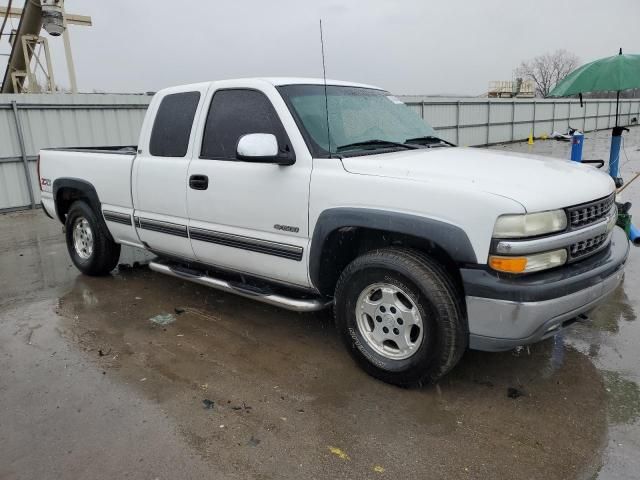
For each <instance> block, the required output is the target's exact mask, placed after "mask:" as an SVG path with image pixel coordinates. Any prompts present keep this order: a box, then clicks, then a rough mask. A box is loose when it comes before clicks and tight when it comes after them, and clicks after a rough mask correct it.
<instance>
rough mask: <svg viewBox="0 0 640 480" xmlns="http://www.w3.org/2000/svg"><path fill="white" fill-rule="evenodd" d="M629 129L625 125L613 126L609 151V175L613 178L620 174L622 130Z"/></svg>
mask: <svg viewBox="0 0 640 480" xmlns="http://www.w3.org/2000/svg"><path fill="white" fill-rule="evenodd" d="M624 130H627V131H629V129H628V128H625V127H613V131H612V132H611V151H610V152H609V175H611V177H612V178H613V179H616V178H618V176H619V175H620V144H621V143H622V132H623V131H624Z"/></svg>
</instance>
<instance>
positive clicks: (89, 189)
mask: <svg viewBox="0 0 640 480" xmlns="http://www.w3.org/2000/svg"><path fill="white" fill-rule="evenodd" d="M61 188H71V189H74V190H78V191H79V192H82V194H83V195H84V196H85V197H86V198H87V200H89V205H91V208H93V209H94V211H95V212H96V213H99V212H100V211H101V210H102V208H101V207H100V199H99V198H98V193H97V192H96V189H95V187H94V186H93V185H92V184H90V183H89V182H87V181H86V180H82V179H80V178H57V179H56V180H54V182H53V189H52V190H53V201H54V203H55V205H56V213H57V216H58V219H60V221H61V222H62V223H64V221H65V218H64V215H62V214H61V213H59V212H58V192H59V191H60V189H61Z"/></svg>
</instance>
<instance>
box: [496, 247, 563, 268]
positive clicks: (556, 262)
mask: <svg viewBox="0 0 640 480" xmlns="http://www.w3.org/2000/svg"><path fill="white" fill-rule="evenodd" d="M566 261H567V251H566V250H564V249H562V250H554V251H552V252H545V253H536V254H534V255H526V256H522V257H502V256H499V255H491V256H489V266H490V267H491V268H493V269H494V270H496V271H498V272H505V273H531V272H538V271H540V270H547V269H548V268H553V267H559V266H560V265H564V264H565V263H566Z"/></svg>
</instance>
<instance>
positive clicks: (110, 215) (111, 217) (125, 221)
mask: <svg viewBox="0 0 640 480" xmlns="http://www.w3.org/2000/svg"><path fill="white" fill-rule="evenodd" d="M102 216H103V217H104V219H105V220H106V221H107V222H114V223H121V224H122V225H129V226H131V215H129V214H127V213H120V212H113V211H111V210H103V211H102Z"/></svg>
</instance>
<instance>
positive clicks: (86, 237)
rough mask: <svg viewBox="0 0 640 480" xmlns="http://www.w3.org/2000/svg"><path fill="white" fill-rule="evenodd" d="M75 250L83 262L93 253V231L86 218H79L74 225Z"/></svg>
mask: <svg viewBox="0 0 640 480" xmlns="http://www.w3.org/2000/svg"><path fill="white" fill-rule="evenodd" d="M73 248H74V249H75V251H76V253H77V254H78V256H79V257H80V258H81V259H83V260H87V259H88V258H89V257H91V254H92V253H93V231H92V230H91V226H90V225H89V222H88V221H87V219H86V218H84V217H80V218H78V219H77V220H76V221H75V223H74V224H73Z"/></svg>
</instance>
